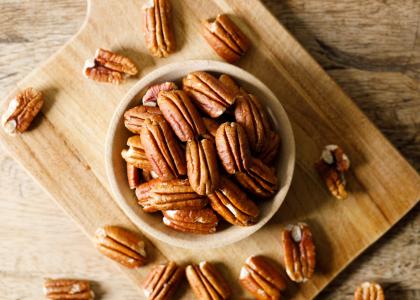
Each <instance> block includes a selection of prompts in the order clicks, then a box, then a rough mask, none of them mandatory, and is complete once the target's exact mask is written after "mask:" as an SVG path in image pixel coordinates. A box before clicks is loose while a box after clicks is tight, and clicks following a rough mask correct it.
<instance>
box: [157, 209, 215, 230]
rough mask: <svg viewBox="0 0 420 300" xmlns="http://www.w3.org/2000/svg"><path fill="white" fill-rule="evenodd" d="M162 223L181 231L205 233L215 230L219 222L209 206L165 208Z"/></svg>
mask: <svg viewBox="0 0 420 300" xmlns="http://www.w3.org/2000/svg"><path fill="white" fill-rule="evenodd" d="M162 213H163V224H165V225H167V226H169V227H171V228H173V229H175V230H178V231H182V232H189V233H196V234H207V233H213V232H216V227H217V224H218V222H219V220H218V218H217V216H216V214H215V213H214V212H213V210H212V209H211V208H203V209H195V210H191V209H183V210H165V211H163V212H162Z"/></svg>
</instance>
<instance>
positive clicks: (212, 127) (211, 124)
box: [203, 118, 220, 138]
mask: <svg viewBox="0 0 420 300" xmlns="http://www.w3.org/2000/svg"><path fill="white" fill-rule="evenodd" d="M203 122H204V126H205V127H206V129H207V132H208V133H209V134H210V135H211V136H212V137H213V138H215V137H216V132H217V128H219V125H220V124H219V123H218V122H217V121H216V120H215V119H211V118H203Z"/></svg>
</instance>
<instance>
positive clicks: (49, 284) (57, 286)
mask: <svg viewBox="0 0 420 300" xmlns="http://www.w3.org/2000/svg"><path fill="white" fill-rule="evenodd" d="M44 295H45V297H46V298H47V299H49V300H65V299H70V300H72V299H78V300H79V299H80V300H92V299H94V298H95V294H94V293H93V291H92V290H91V288H90V283H89V281H87V280H80V279H64V278H63V279H50V278H46V279H45V280H44Z"/></svg>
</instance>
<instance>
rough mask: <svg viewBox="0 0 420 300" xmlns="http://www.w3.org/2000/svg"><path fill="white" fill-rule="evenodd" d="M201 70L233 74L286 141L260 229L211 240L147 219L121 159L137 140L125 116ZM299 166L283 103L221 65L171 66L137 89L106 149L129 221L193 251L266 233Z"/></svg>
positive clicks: (224, 232)
mask: <svg viewBox="0 0 420 300" xmlns="http://www.w3.org/2000/svg"><path fill="white" fill-rule="evenodd" d="M199 70H200V71H208V72H211V73H217V74H222V73H224V74H228V75H230V76H232V77H233V78H234V79H235V80H236V81H237V82H238V83H239V84H240V85H241V86H243V87H244V88H245V89H246V90H247V91H249V92H250V93H252V94H254V95H256V96H257V97H258V98H259V99H260V100H261V101H262V102H263V104H264V105H265V106H266V107H267V110H268V112H269V114H270V115H271V117H272V119H273V121H274V123H275V127H276V129H277V132H278V133H279V134H280V137H281V141H282V144H281V149H280V153H279V158H278V160H277V166H276V168H277V173H278V182H279V191H278V192H277V194H276V195H275V196H274V197H273V199H271V200H258V203H257V204H258V206H259V208H260V210H261V212H260V217H259V221H258V223H257V224H255V225H253V226H248V227H240V226H225V227H224V228H222V229H221V230H218V231H217V232H216V233H213V234H207V235H194V234H188V233H182V232H177V231H175V230H173V229H171V228H168V227H166V226H165V225H164V224H163V223H162V218H161V215H160V214H159V213H156V214H148V213H144V212H143V211H142V209H141V208H140V207H139V205H138V204H137V201H136V197H135V195H134V192H133V190H130V189H129V187H128V184H127V179H126V171H125V162H124V160H123V159H122V157H121V151H122V149H123V148H126V141H127V139H128V137H130V136H131V135H132V133H130V132H129V131H128V130H127V129H126V128H125V127H124V122H123V114H124V112H125V111H126V110H127V109H128V108H131V107H133V106H136V105H139V104H140V102H141V101H140V99H141V96H142V95H143V94H144V92H145V91H146V89H147V87H149V86H150V85H152V84H155V83H159V82H164V81H175V82H177V84H178V83H180V79H181V78H182V77H184V76H185V75H187V74H188V73H190V72H193V71H199ZM294 163H295V144H294V138H293V132H292V128H291V125H290V122H289V119H288V117H287V115H286V113H285V111H284V109H283V107H282V106H281V104H280V101H279V100H278V99H277V98H276V97H275V95H274V94H273V93H272V92H271V91H270V90H269V89H268V88H267V87H266V86H265V85H264V84H263V83H262V82H261V81H259V80H258V79H257V78H255V77H254V76H253V75H251V74H249V73H248V72H246V71H244V70H242V69H240V68H238V67H236V66H233V65H230V64H226V63H222V62H217V61H202V60H200V61H185V62H182V63H174V64H169V65H165V66H163V67H161V68H159V69H157V70H155V71H153V72H151V73H149V74H148V75H146V76H145V77H143V78H142V79H141V80H140V81H139V82H138V83H137V84H135V85H134V86H133V88H132V89H131V90H130V91H129V92H128V93H127V95H126V96H125V97H124V99H123V100H122V101H121V103H120V104H119V106H118V107H117V110H116V112H115V113H114V116H113V118H112V120H111V123H110V127H109V131H108V134H107V140H106V149H105V164H106V170H107V176H108V179H109V182H110V186H111V189H112V191H113V193H114V196H115V199H116V200H117V202H118V204H119V206H120V207H121V209H122V210H123V211H124V212H125V213H126V214H127V216H128V217H129V218H130V220H131V221H132V222H133V223H134V224H136V226H138V227H139V229H140V230H141V231H142V232H144V233H145V234H147V235H150V236H152V237H154V238H157V239H159V240H161V241H163V242H166V243H168V244H171V245H173V246H178V247H183V248H189V249H193V248H215V247H220V246H224V245H227V244H230V243H233V242H236V241H239V240H241V239H243V238H245V237H247V236H249V235H250V234H252V233H254V232H255V231H257V230H258V229H259V228H261V227H262V226H263V225H264V224H265V223H267V221H268V220H269V219H270V218H271V217H272V216H273V215H274V214H275V213H276V211H277V210H278V209H279V207H280V205H281V204H282V203H283V201H284V198H285V196H286V193H287V191H288V189H289V186H290V183H291V180H292V175H293V169H294Z"/></svg>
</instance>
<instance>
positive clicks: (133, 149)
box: [121, 135, 152, 174]
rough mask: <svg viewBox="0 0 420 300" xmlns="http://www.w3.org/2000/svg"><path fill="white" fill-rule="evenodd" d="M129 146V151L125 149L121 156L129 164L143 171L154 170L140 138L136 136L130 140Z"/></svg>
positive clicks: (128, 141)
mask: <svg viewBox="0 0 420 300" xmlns="http://www.w3.org/2000/svg"><path fill="white" fill-rule="evenodd" d="M127 146H128V147H129V148H128V150H127V149H123V150H122V151H121V156H122V157H123V158H124V160H125V161H126V162H127V163H128V164H130V165H132V166H134V167H136V168H139V169H143V170H151V169H152V165H151V164H150V162H149V160H148V159H147V157H146V152H145V151H144V148H143V145H142V144H141V140H140V136H138V135H134V136H132V137H130V138H128V140H127ZM127 172H128V170H127ZM127 174H128V173H127Z"/></svg>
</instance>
